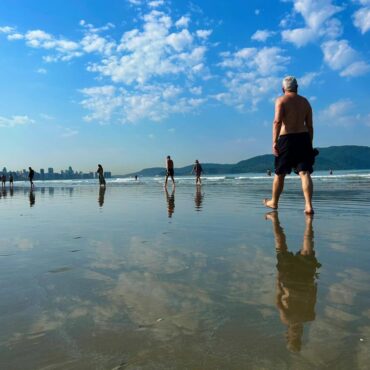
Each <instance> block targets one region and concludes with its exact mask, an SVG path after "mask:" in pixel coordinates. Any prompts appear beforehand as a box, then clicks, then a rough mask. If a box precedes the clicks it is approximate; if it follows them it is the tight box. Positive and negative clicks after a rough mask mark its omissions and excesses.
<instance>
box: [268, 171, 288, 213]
mask: <svg viewBox="0 0 370 370" xmlns="http://www.w3.org/2000/svg"><path fill="white" fill-rule="evenodd" d="M284 180H285V174H282V175H277V174H275V177H274V182H273V184H272V198H271V199H264V200H263V204H264V205H265V206H266V207H269V208H272V209H277V207H278V203H279V198H280V194H281V193H282V191H283V189H284Z"/></svg>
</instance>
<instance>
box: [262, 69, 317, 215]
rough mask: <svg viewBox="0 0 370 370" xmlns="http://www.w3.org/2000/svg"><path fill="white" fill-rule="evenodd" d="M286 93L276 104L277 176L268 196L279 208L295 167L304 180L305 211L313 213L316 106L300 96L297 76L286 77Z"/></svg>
mask: <svg viewBox="0 0 370 370" xmlns="http://www.w3.org/2000/svg"><path fill="white" fill-rule="evenodd" d="M283 93H284V95H283V96H281V97H279V98H278V99H277V100H276V103H275V117H274V123H273V131H272V152H273V154H274V156H275V177H274V183H273V186H272V197H271V199H265V200H264V204H265V206H266V207H269V208H273V209H277V208H278V203H279V198H280V194H281V193H282V191H283V188H284V179H285V175H287V174H290V173H291V171H292V168H293V169H294V172H295V173H297V174H298V175H299V176H300V178H301V182H302V190H303V195H304V198H305V209H304V211H305V213H307V214H311V213H313V208H312V193H313V184H312V179H311V173H312V172H313V167H312V166H313V163H314V158H315V156H314V153H315V152H314V150H313V149H312V141H313V124H312V109H311V105H310V103H309V102H308V100H307V99H306V98H304V97H303V96H300V95H298V83H297V80H296V79H295V77H292V76H287V77H285V78H284V80H283Z"/></svg>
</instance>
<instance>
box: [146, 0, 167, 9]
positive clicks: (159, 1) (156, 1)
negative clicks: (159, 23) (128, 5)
mask: <svg viewBox="0 0 370 370" xmlns="http://www.w3.org/2000/svg"><path fill="white" fill-rule="evenodd" d="M163 4H164V0H152V1H149V2H148V5H149V6H150V7H151V8H158V7H159V6H162V5H163Z"/></svg>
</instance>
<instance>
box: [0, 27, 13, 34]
mask: <svg viewBox="0 0 370 370" xmlns="http://www.w3.org/2000/svg"><path fill="white" fill-rule="evenodd" d="M13 32H14V27H10V26H3V27H0V33H13Z"/></svg>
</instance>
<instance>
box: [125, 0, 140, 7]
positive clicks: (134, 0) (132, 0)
mask: <svg viewBox="0 0 370 370" xmlns="http://www.w3.org/2000/svg"><path fill="white" fill-rule="evenodd" d="M128 2H129V3H130V4H131V5H135V6H138V5H141V4H142V0H128Z"/></svg>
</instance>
